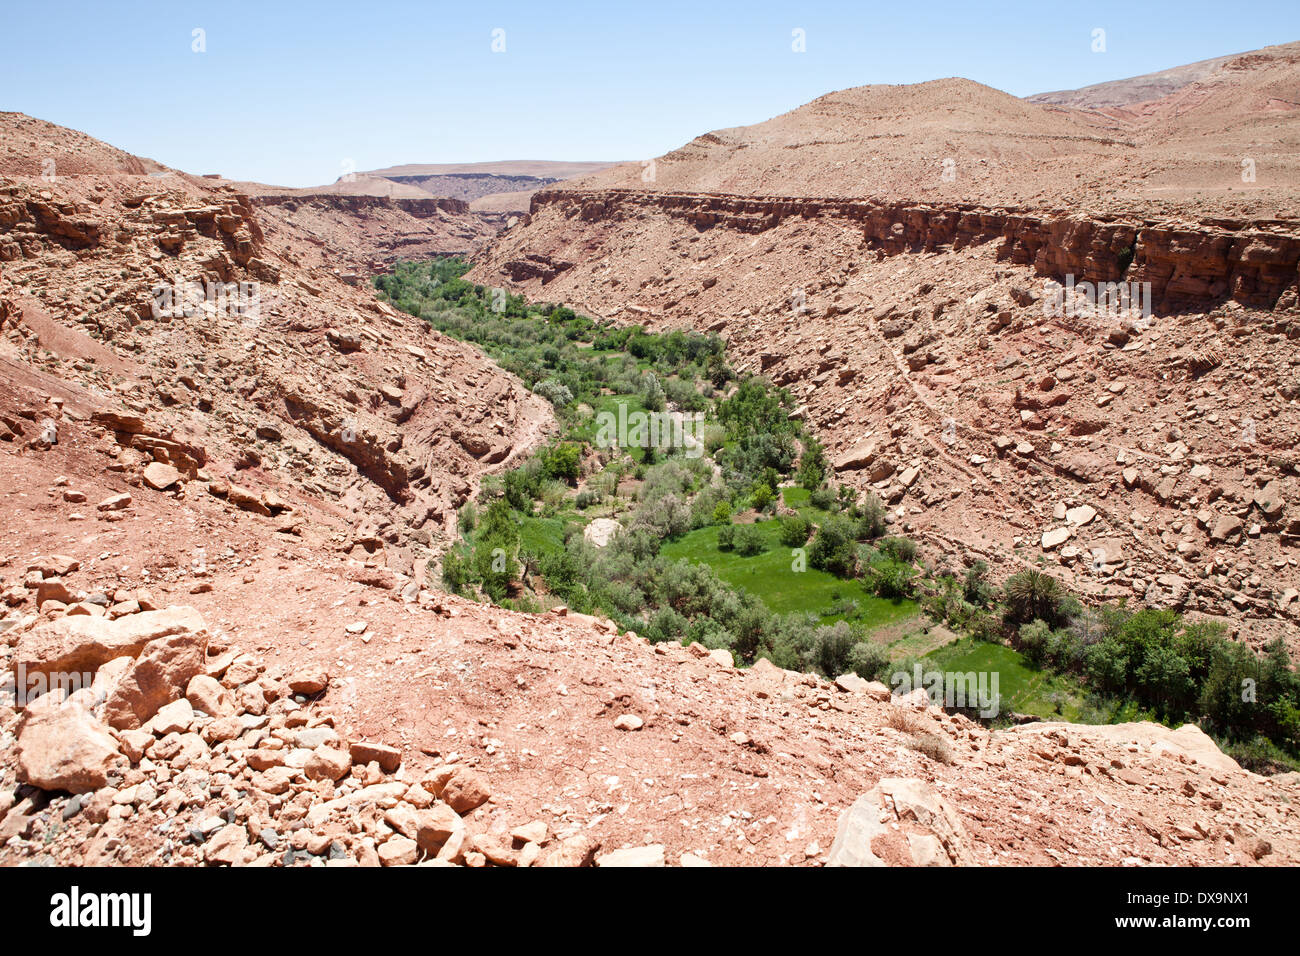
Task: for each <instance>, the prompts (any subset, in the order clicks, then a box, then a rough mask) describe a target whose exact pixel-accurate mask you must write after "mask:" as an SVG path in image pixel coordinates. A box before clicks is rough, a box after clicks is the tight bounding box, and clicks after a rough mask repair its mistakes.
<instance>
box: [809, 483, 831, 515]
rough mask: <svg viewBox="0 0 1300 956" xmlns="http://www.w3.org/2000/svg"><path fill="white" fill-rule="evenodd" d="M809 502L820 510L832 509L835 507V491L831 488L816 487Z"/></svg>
mask: <svg viewBox="0 0 1300 956" xmlns="http://www.w3.org/2000/svg"><path fill="white" fill-rule="evenodd" d="M808 503H809V504H810V505H812V506H813V507H814V508H816V509H818V510H819V511H831V510H833V509H834V508H835V492H833V491H831V490H830V489H829V488H815V489H813V492H812V494H810V495H809V496H808Z"/></svg>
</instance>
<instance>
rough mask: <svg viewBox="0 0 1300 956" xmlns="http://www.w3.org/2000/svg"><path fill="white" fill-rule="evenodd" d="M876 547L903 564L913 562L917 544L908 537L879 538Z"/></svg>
mask: <svg viewBox="0 0 1300 956" xmlns="http://www.w3.org/2000/svg"><path fill="white" fill-rule="evenodd" d="M877 547H879V548H880V550H881V551H883V552H884V553H885V554H887V555H889V556H890V557H891V558H893V559H894V560H895V561H900V562H902V563H903V564H915V563H916V554H917V550H918V549H917V545H916V542H915V541H913V540H911V539H910V538H892V537H891V538H881V539H880V542H879V544H878V545H877Z"/></svg>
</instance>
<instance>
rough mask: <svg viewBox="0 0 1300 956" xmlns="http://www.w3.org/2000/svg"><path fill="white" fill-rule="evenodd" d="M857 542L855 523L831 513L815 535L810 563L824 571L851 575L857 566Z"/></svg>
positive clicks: (844, 575) (810, 552)
mask: <svg viewBox="0 0 1300 956" xmlns="http://www.w3.org/2000/svg"><path fill="white" fill-rule="evenodd" d="M856 544H857V542H856V541H855V540H854V537H853V524H852V523H851V522H850V521H849V520H848V519H846V518H842V517H840V516H839V515H831V516H830V517H828V518H827V519H826V520H825V521H824V522H822V526H821V527H820V528H818V529H817V534H816V535H814V536H813V540H812V545H811V546H810V547H809V550H808V563H809V564H811V565H812V566H813V567H814V568H819V569H821V570H822V571H829V572H830V573H831V574H837V575H839V576H840V577H849V576H850V575H852V574H853V572H854V569H855V568H856V566H857V555H856V553H855V552H856Z"/></svg>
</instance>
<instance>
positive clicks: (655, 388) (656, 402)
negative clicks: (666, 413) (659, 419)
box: [641, 372, 667, 412]
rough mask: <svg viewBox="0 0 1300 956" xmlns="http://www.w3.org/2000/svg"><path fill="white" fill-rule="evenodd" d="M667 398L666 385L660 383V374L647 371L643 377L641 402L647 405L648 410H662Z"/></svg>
mask: <svg viewBox="0 0 1300 956" xmlns="http://www.w3.org/2000/svg"><path fill="white" fill-rule="evenodd" d="M666 398H667V396H666V395H665V393H664V387H663V385H661V384H660V383H659V376H657V375H655V373H654V372H646V373H645V375H644V376H642V378H641V404H642V405H644V406H645V408H646V411H650V412H662V411H663V410H664V405H665V403H666Z"/></svg>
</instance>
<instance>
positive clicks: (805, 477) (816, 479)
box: [796, 435, 829, 491]
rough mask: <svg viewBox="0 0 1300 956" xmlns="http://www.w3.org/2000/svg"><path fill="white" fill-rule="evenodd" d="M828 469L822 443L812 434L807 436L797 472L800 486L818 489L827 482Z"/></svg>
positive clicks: (810, 489) (812, 489) (813, 489)
mask: <svg viewBox="0 0 1300 956" xmlns="http://www.w3.org/2000/svg"><path fill="white" fill-rule="evenodd" d="M828 470H829V466H828V465H827V463H826V452H824V451H823V450H822V446H821V443H820V442H819V441H817V439H815V438H813V437H812V436H811V435H808V436H805V437H804V439H803V454H802V455H800V456H799V470H798V471H797V472H796V477H797V478H798V480H799V485H800V487H802V488H807V489H808V490H809V491H815V490H817V489H818V488H820V487H821V486H822V485H824V484H825V483H826V473H827V471H828Z"/></svg>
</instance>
